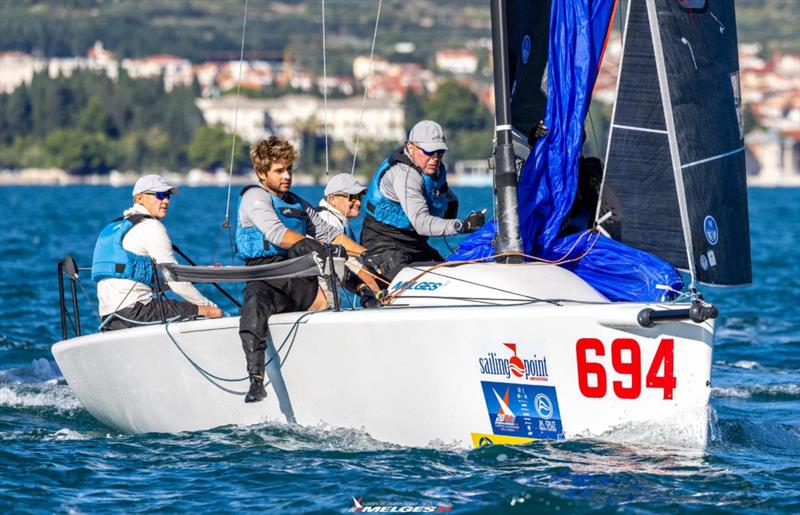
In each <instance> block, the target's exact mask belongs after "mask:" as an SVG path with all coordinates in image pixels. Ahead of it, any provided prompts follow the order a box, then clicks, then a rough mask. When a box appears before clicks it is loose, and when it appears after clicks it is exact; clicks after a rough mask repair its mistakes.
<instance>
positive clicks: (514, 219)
mask: <svg viewBox="0 0 800 515" xmlns="http://www.w3.org/2000/svg"><path fill="white" fill-rule="evenodd" d="M491 13H492V57H493V61H494V106H495V107H494V109H495V134H496V136H497V142H496V144H495V148H494V166H495V168H494V196H495V208H496V209H495V218H496V219H497V234H496V242H495V249H496V252H497V253H498V254H503V253H517V254H521V253H522V251H523V249H522V239H521V238H520V233H519V212H518V209H517V208H518V205H517V166H516V163H515V160H514V148H513V143H512V141H513V140H512V135H511V109H510V107H509V91H510V88H509V84H508V77H509V74H508V44H507V41H506V37H507V31H508V27H507V22H506V0H491ZM497 261H498V262H501V263H521V262H522V257H521V256H507V257H502V258H498V259H497Z"/></svg>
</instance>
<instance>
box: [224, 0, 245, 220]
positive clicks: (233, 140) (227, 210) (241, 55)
mask: <svg viewBox="0 0 800 515" xmlns="http://www.w3.org/2000/svg"><path fill="white" fill-rule="evenodd" d="M247 1H248V0H244V16H243V17H242V47H241V50H240V51H239V77H238V78H237V79H236V107H235V108H234V111H233V137H232V138H231V163H230V167H229V168H228V198H227V201H226V203H225V221H223V222H222V226H223V227H230V226H231V224H230V221H229V220H230V217H229V215H230V210H231V180H232V179H233V158H234V155H235V154H236V124H237V122H238V119H239V92H240V90H241V86H242V62H243V61H244V35H245V32H246V29H247Z"/></svg>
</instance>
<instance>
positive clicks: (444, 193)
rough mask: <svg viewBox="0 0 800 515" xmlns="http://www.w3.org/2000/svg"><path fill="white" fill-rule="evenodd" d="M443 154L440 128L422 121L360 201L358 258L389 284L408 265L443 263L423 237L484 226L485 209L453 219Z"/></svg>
mask: <svg viewBox="0 0 800 515" xmlns="http://www.w3.org/2000/svg"><path fill="white" fill-rule="evenodd" d="M446 150H447V143H446V142H445V137H444V132H443V131H442V127H441V126H440V125H439V124H438V123H436V122H434V121H431V120H423V121H421V122H419V123H417V124H416V125H414V127H413V128H412V129H411V132H409V134H408V141H407V142H406V144H405V145H404V146H402V147H401V148H399V149H397V150H396V151H394V152H393V153H392V154H391V155H389V157H387V158H386V159H385V160H384V161H383V163H381V164H380V165H379V166H378V169H377V170H376V171H375V174H374V175H373V176H372V181H371V182H370V185H369V190H368V191H367V196H366V198H365V199H364V203H365V205H366V212H367V213H366V217H365V218H364V226H363V228H362V230H361V244H362V245H364V246H365V247H366V248H367V249H368V251H367V252H366V253H365V254H364V255H363V256H362V259H363V260H364V263H365V264H367V265H369V266H370V267H371V268H373V269H374V270H375V271H377V272H378V273H379V274H381V275H382V276H384V277H385V278H387V279H388V280H392V279H393V278H394V276H395V275H397V273H398V272H399V271H400V270H401V269H402V268H403V267H405V266H406V265H408V264H410V263H412V262H430V261H435V262H441V261H444V258H442V256H441V255H440V254H439V253H438V252H437V251H436V250H435V249H434V248H433V247H431V246H430V245H429V244H428V237H430V236H451V235H454V234H458V233H468V232H472V231H475V230H476V229H478V228H479V227H481V226H482V225H483V224H484V221H485V210H484V211H480V212H472V213H470V214H469V215H468V216H467V217H466V218H464V219H458V218H457V214H458V199H457V197H456V196H455V194H454V193H453V192H452V191H451V190H450V189H449V187H448V185H447V169H446V167H445V165H444V163H443V162H442V156H443V155H444V153H445V151H446Z"/></svg>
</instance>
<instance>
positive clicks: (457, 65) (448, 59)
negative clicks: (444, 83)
mask: <svg viewBox="0 0 800 515" xmlns="http://www.w3.org/2000/svg"><path fill="white" fill-rule="evenodd" d="M436 66H437V67H438V68H439V69H440V70H444V71H448V72H450V73H458V74H464V75H472V74H473V73H475V72H476V71H477V70H478V54H477V53H476V52H475V51H474V50H466V49H450V48H448V49H443V50H439V51H438V52H436Z"/></svg>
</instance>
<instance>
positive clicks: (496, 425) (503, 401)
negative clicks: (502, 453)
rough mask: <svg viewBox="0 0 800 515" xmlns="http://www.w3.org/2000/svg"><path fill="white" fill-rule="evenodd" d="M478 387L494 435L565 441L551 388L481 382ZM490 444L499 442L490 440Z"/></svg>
mask: <svg viewBox="0 0 800 515" xmlns="http://www.w3.org/2000/svg"><path fill="white" fill-rule="evenodd" d="M481 388H482V389H483V398H484V400H485V401H486V409H487V411H488V413H489V421H490V423H491V425H492V432H493V433H494V435H499V436H513V437H521V438H536V439H561V438H564V430H563V427H562V425H561V412H560V411H559V409H558V397H557V396H556V389H555V388H554V387H552V386H544V385H532V384H517V383H498V382H493V381H481ZM473 443H474V437H473ZM478 443H480V442H478ZM491 443H502V442H498V441H495V440H494V439H493V440H492V441H491Z"/></svg>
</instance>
